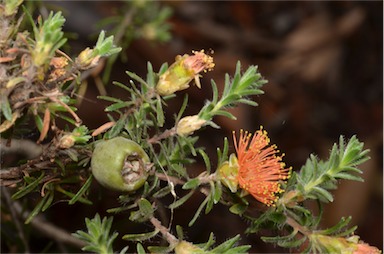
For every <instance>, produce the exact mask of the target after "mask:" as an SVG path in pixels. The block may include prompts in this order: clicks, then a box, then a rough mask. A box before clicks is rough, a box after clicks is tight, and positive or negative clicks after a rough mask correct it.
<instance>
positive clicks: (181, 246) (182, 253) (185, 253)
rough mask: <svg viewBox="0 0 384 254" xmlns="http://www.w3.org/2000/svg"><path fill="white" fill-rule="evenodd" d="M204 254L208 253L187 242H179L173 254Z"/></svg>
mask: <svg viewBox="0 0 384 254" xmlns="http://www.w3.org/2000/svg"><path fill="white" fill-rule="evenodd" d="M195 253H196V254H204V253H209V252H207V251H204V250H203V249H201V248H199V247H197V246H196V245H193V244H192V243H189V242H187V241H180V242H179V243H178V244H177V245H176V247H175V254H195Z"/></svg>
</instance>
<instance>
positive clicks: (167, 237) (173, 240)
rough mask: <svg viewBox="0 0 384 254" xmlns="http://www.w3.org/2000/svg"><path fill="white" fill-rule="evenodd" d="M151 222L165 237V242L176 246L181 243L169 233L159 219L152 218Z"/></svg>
mask: <svg viewBox="0 0 384 254" xmlns="http://www.w3.org/2000/svg"><path fill="white" fill-rule="evenodd" d="M150 222H151V223H152V225H153V226H154V227H155V228H157V229H158V230H159V231H160V233H161V234H162V235H163V237H164V238H165V240H167V242H168V243H169V245H171V246H174V245H176V244H177V243H178V242H179V240H178V239H177V238H176V237H175V236H174V235H172V234H171V233H170V232H169V229H168V228H166V227H164V226H163V225H162V224H161V222H160V221H159V220H158V219H156V218H155V217H152V218H151V219H150Z"/></svg>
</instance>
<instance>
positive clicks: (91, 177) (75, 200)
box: [68, 174, 93, 205]
mask: <svg viewBox="0 0 384 254" xmlns="http://www.w3.org/2000/svg"><path fill="white" fill-rule="evenodd" d="M92 179H93V176H92V174H91V175H90V176H89V177H88V179H87V181H86V182H85V183H84V185H83V186H82V187H81V188H80V190H79V191H78V192H77V193H76V195H75V196H73V198H72V199H71V200H69V202H68V204H69V205H73V204H74V203H76V202H77V200H79V198H80V197H81V196H82V195H83V194H84V193H85V192H86V191H87V190H88V189H89V187H90V186H91V183H92ZM91 203H92V202H91Z"/></svg>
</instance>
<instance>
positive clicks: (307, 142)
mask: <svg viewBox="0 0 384 254" xmlns="http://www.w3.org/2000/svg"><path fill="white" fill-rule="evenodd" d="M151 3H152V4H159V5H161V6H168V7H170V9H171V10H172V15H171V16H170V18H169V19H168V21H167V23H168V24H169V25H170V35H171V38H170V40H168V41H166V42H155V41H153V40H151V39H150V37H149V36H148V34H147V35H146V36H142V38H135V39H134V40H132V41H130V45H129V47H128V49H127V50H125V51H124V52H122V55H123V56H124V59H123V60H121V59H119V60H117V62H116V63H115V64H114V66H113V69H112V72H111V77H110V79H109V81H108V82H107V83H106V91H107V93H108V95H111V96H122V95H121V89H119V88H117V87H115V86H113V85H112V84H111V83H112V81H119V82H122V83H125V84H128V81H129V79H128V76H127V75H126V74H125V71H126V70H129V71H131V72H135V73H137V74H138V75H139V76H142V77H145V75H146V68H147V61H150V62H151V63H152V65H153V66H154V70H155V71H157V70H158V69H159V68H160V66H161V64H162V63H164V62H168V63H169V64H170V63H172V62H173V61H174V58H175V56H176V55H178V54H181V55H182V54H185V53H188V54H191V51H192V50H200V49H205V50H206V51H208V50H210V49H212V50H213V51H214V54H213V57H214V61H215V64H216V66H215V68H214V70H213V71H211V72H208V73H206V74H204V75H203V78H202V79H201V83H202V89H201V90H199V89H198V88H196V87H195V86H192V87H191V88H190V89H188V90H187V91H188V94H189V95H190V96H189V101H190V105H189V107H188V108H187V111H186V113H185V115H189V114H196V113H197V112H198V111H199V109H200V108H201V107H202V106H203V105H204V101H205V99H210V98H211V96H212V92H211V85H210V80H211V79H214V80H215V81H216V83H217V84H218V86H219V87H220V86H223V84H224V75H225V73H228V74H230V75H233V74H234V72H235V67H236V63H237V61H238V60H239V61H241V64H242V66H243V70H245V69H246V68H247V66H249V65H258V67H259V70H260V72H261V74H262V75H263V76H264V77H265V78H266V79H267V80H268V81H269V83H268V84H266V85H264V87H263V90H264V91H265V94H264V95H261V96H258V97H255V98H254V99H255V101H256V102H258V104H259V106H258V107H249V106H239V107H237V108H235V109H233V110H232V111H231V112H233V113H234V115H235V116H237V118H238V119H237V121H231V120H228V119H226V118H220V117H217V118H215V119H214V121H215V122H217V123H218V124H219V125H221V126H222V128H221V129H219V130H217V129H212V128H210V127H207V128H205V129H204V130H201V131H200V132H199V133H198V134H199V135H201V139H200V140H199V144H200V145H201V146H204V147H206V149H207V153H208V154H209V155H210V156H211V158H212V161H215V158H216V148H217V147H222V145H223V137H225V136H226V137H231V135H232V130H235V131H238V130H239V129H245V130H248V131H250V132H254V131H256V130H258V129H259V127H260V126H261V125H262V126H263V127H264V129H266V130H267V131H268V133H269V136H270V138H271V142H272V143H274V144H276V145H277V146H278V148H279V150H281V151H282V152H284V153H285V157H284V162H285V163H286V164H287V165H288V166H292V167H293V169H294V170H300V168H301V166H302V165H303V164H304V163H305V161H306V159H307V158H308V157H309V155H310V154H311V153H314V154H317V155H318V156H319V157H320V158H323V159H327V158H328V155H329V151H330V149H331V147H332V144H333V143H335V142H338V138H339V135H344V136H345V137H347V138H350V137H351V136H352V135H355V134H356V135H357V137H358V138H359V140H361V141H363V142H364V143H365V147H366V148H368V149H370V150H371V152H370V156H371V160H369V161H367V162H366V163H364V164H363V165H362V166H361V168H362V169H363V171H364V175H363V178H364V179H365V182H364V183H360V182H347V181H341V182H340V185H339V189H338V190H337V191H335V192H334V193H335V202H334V203H333V204H329V205H326V207H325V214H324V220H323V224H322V226H323V228H325V227H329V226H331V225H334V224H336V223H337V222H338V221H339V219H340V218H341V217H342V216H349V215H351V216H352V217H353V219H352V222H351V224H352V225H358V229H357V231H356V234H358V235H360V236H361V239H362V240H364V241H365V242H367V243H369V244H370V245H374V246H377V247H378V248H380V249H383V240H382V239H383V188H382V187H383V155H382V153H383V2H382V1H338V2H333V1H332V2H331V1H300V2H285V1H261V2H259V1H257V2H251V1H244V2H243V1H222V2H216V1H215V2H210V1H164V2H151ZM43 5H44V6H45V8H48V9H51V8H54V9H61V10H63V12H64V16H65V17H66V20H67V21H66V25H65V30H66V31H68V32H70V33H72V35H75V36H76V37H74V38H76V40H72V41H71V49H70V52H71V51H72V53H73V54H76V53H78V52H79V51H80V50H81V49H83V48H84V47H87V46H92V45H93V44H94V41H95V37H94V36H95V34H97V33H98V32H99V31H100V29H101V27H100V23H99V22H100V20H102V19H105V18H107V17H110V16H112V15H117V14H119V13H121V11H128V9H124V8H125V7H124V6H125V5H124V3H123V2H110V1H108V2H107V1H89V2H80V1H63V2H43ZM104 29H107V28H104ZM107 31H108V29H107ZM98 93H99V91H98V90H97V89H96V86H95V84H94V79H90V80H89V84H88V89H87V92H86V94H85V99H84V100H83V102H82V104H81V108H80V112H79V116H80V117H81V118H82V119H83V121H84V123H85V124H86V125H88V126H89V128H91V129H92V128H97V127H98V126H100V125H101V124H103V123H105V122H106V121H107V118H106V117H105V116H103V115H102V114H101V113H100V112H102V111H103V108H104V107H105V105H107V104H104V103H103V102H101V101H99V100H97V99H96V96H97V95H98ZM183 93H184V92H180V93H179V96H177V98H176V99H173V100H172V101H170V102H169V105H170V107H169V109H170V112H167V114H168V119H171V120H172V119H173V114H175V113H177V110H176V111H175V112H173V111H172V109H178V107H179V106H180V105H181V102H182V98H183V96H182V95H183ZM171 122H172V121H170V123H171ZM230 140H231V138H230ZM230 149H231V150H230V151H231V152H233V151H234V148H233V146H231V147H230ZM203 165H204V164H203V163H201V166H196V167H193V168H190V169H189V170H190V172H191V175H198V174H199V173H200V172H201V171H202V170H203V169H204V166H203ZM96 187H97V186H96ZM96 187H95V188H96ZM97 195H99V196H96V197H95V199H98V198H99V199H100V201H98V202H94V203H95V205H94V206H92V207H87V206H82V205H74V206H71V207H68V206H67V205H65V204H57V205H55V206H53V207H52V208H50V209H49V210H48V214H47V216H48V217H49V219H50V220H51V221H57V222H58V226H61V227H63V228H65V229H67V230H68V231H71V232H74V231H75V230H77V229H81V228H84V221H83V218H84V216H88V217H93V216H94V214H95V213H96V212H99V213H101V214H102V213H103V212H102V211H103V210H105V209H107V208H111V207H115V206H117V205H118V204H117V201H116V198H115V197H116V194H114V193H110V194H109V193H107V194H106V193H103V194H102V195H104V196H103V197H104V198H100V194H97ZM106 196H108V197H111V198H108V199H105V197H106ZM201 198H202V197H199V196H198V195H197V196H196V197H195V198H194V199H193V201H191V202H190V204H188V205H187V208H181V209H180V210H177V211H175V215H174V216H175V218H174V222H173V224H174V225H176V224H180V225H182V226H184V227H185V229H186V231H187V235H186V236H187V240H189V241H192V242H195V243H199V242H206V241H207V240H208V236H209V233H210V232H211V231H212V232H214V233H215V236H216V237H217V243H220V242H222V241H224V240H226V239H228V238H230V237H232V236H234V235H235V234H238V233H241V232H243V230H244V229H245V228H246V226H247V222H246V221H245V220H243V219H241V218H239V217H237V216H234V215H231V214H230V213H229V212H228V209H227V208H226V207H224V206H220V205H218V206H217V207H216V208H214V210H213V211H212V212H211V213H210V214H209V215H208V216H202V217H201V218H200V219H199V220H198V221H197V222H196V224H195V225H194V226H193V227H192V228H190V229H188V228H187V224H188V222H189V220H190V219H191V216H193V213H191V210H193V211H195V210H196V209H197V207H198V205H199V204H200V203H199V202H201ZM127 217H128V216H127V215H126V214H125V215H124V214H122V215H118V216H117V217H116V219H115V222H117V221H119V219H121V220H124V222H122V223H120V222H118V225H116V227H121V229H119V230H120V231H121V232H122V233H126V232H127V231H128V232H134V230H135V227H137V226H138V225H133V226H131V228H130V229H126V225H128V224H126V223H129V222H128V218H127ZM115 224H117V223H115ZM115 224H114V225H115ZM273 233H276V232H261V233H260V235H273ZM39 237H40V236H39V235H37V236H36V245H37V246H39V245H40V243H39V240H38V239H44V237H43V236H41V238H39ZM154 241H160V239H155V240H154ZM241 243H242V244H251V245H252V246H253V248H252V249H251V252H254V253H263V252H265V253H266V252H269V253H270V252H275V253H276V252H287V250H284V249H280V248H278V247H276V246H272V245H269V244H265V243H263V242H262V241H261V240H260V239H259V235H255V234H252V235H249V236H244V237H243V238H242V242H241ZM120 244H122V246H123V245H124V244H126V242H123V243H120ZM37 246H36V248H37Z"/></svg>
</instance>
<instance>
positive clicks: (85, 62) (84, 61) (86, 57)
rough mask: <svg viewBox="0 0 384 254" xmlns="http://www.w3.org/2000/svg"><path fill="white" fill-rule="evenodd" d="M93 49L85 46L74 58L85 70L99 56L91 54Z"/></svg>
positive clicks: (91, 65)
mask: <svg viewBox="0 0 384 254" xmlns="http://www.w3.org/2000/svg"><path fill="white" fill-rule="evenodd" d="M93 54H94V50H93V49H90V48H86V49H84V50H83V51H81V52H80V54H79V56H78V57H77V58H76V60H75V62H76V64H77V66H79V68H80V69H82V70H86V69H90V68H93V67H95V66H96V65H97V63H98V62H99V59H100V56H93Z"/></svg>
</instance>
